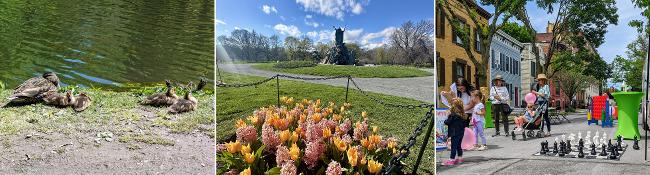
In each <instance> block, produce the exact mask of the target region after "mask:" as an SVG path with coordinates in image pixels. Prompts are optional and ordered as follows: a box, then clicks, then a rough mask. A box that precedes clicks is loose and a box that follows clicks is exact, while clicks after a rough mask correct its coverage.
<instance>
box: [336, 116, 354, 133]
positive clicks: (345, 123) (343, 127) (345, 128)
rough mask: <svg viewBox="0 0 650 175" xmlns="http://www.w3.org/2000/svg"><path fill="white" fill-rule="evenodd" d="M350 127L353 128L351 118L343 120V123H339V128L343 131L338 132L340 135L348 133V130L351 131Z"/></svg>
mask: <svg viewBox="0 0 650 175" xmlns="http://www.w3.org/2000/svg"><path fill="white" fill-rule="evenodd" d="M350 128H352V122H351V121H350V119H345V121H343V123H341V125H339V129H341V132H340V133H339V132H337V133H336V134H339V135H341V134H347V133H348V131H350Z"/></svg>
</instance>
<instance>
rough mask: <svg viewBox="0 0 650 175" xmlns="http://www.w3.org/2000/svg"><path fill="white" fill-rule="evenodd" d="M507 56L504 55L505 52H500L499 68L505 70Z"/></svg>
mask: <svg viewBox="0 0 650 175" xmlns="http://www.w3.org/2000/svg"><path fill="white" fill-rule="evenodd" d="M505 59H506V58H505V57H504V55H503V53H499V70H500V71H503V70H504V69H503V68H504V67H505V61H504V60H505Z"/></svg>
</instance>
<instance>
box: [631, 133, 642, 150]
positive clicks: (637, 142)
mask: <svg viewBox="0 0 650 175" xmlns="http://www.w3.org/2000/svg"><path fill="white" fill-rule="evenodd" d="M632 148H634V150H639V149H640V148H639V140H637V138H636V136H634V145H632Z"/></svg>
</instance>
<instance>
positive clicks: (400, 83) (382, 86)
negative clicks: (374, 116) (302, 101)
mask: <svg viewBox="0 0 650 175" xmlns="http://www.w3.org/2000/svg"><path fill="white" fill-rule="evenodd" d="M251 65H252V64H219V69H221V71H226V72H231V73H239V74H246V75H255V76H262V77H271V76H274V75H276V74H278V72H273V71H266V70H259V69H255V68H253V67H252V66H251ZM423 70H425V71H429V72H433V69H423ZM280 74H285V75H292V76H301V77H320V76H312V75H298V74H288V73H280ZM353 79H354V81H355V82H357V85H359V87H360V88H361V89H363V90H365V91H370V92H376V93H382V94H387V95H394V96H399V97H406V98H410V99H415V100H420V101H423V102H428V103H431V102H433V100H434V97H433V85H434V83H433V76H428V77H413V78H353ZM299 81H302V80H299ZM306 82H311V83H318V84H326V85H332V86H342V87H345V86H346V85H347V80H346V79H345V78H342V79H332V80H317V81H306ZM350 88H353V89H354V86H353V85H352V83H350Z"/></svg>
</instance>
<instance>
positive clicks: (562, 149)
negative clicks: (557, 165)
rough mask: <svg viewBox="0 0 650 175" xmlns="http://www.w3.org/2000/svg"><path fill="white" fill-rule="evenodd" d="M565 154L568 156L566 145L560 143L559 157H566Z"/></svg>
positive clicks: (562, 142)
mask: <svg viewBox="0 0 650 175" xmlns="http://www.w3.org/2000/svg"><path fill="white" fill-rule="evenodd" d="M564 154H566V143H565V142H564V141H560V153H559V154H558V156H560V157H564Z"/></svg>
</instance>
